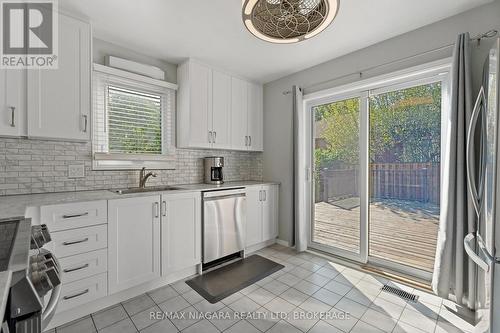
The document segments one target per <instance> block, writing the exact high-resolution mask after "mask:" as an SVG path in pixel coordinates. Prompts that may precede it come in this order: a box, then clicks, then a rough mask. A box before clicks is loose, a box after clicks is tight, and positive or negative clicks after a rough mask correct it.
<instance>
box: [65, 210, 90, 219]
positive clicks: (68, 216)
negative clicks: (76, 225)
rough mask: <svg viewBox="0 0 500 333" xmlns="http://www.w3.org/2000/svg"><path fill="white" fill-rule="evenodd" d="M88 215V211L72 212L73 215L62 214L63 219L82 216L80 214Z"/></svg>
mask: <svg viewBox="0 0 500 333" xmlns="http://www.w3.org/2000/svg"><path fill="white" fill-rule="evenodd" d="M87 215H89V212H85V213H81V214H74V215H63V219H73V218H75V217H82V216H87Z"/></svg>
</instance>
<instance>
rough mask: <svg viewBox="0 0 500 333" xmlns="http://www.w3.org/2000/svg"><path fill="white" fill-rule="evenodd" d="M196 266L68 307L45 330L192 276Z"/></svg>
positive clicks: (196, 269)
mask: <svg viewBox="0 0 500 333" xmlns="http://www.w3.org/2000/svg"><path fill="white" fill-rule="evenodd" d="M198 266H199V265H196V266H192V267H188V268H186V269H183V270H181V271H179V272H175V273H172V274H170V275H168V276H166V277H161V278H159V279H156V280H154V281H151V282H147V283H144V284H141V285H139V286H136V287H133V288H130V289H127V290H123V291H120V292H118V293H115V294H112V295H108V296H106V297H103V298H100V299H98V300H95V301H92V302H89V303H86V304H83V305H80V306H78V307H75V308H73V309H69V310H67V311H64V312H59V313H57V312H56V314H55V315H54V318H52V320H51V321H50V323H49V325H48V326H47V327H46V328H45V330H50V329H52V328H54V327H57V326H61V325H64V324H66V323H69V322H70V321H73V320H75V319H78V318H81V317H84V316H88V315H89V314H91V313H94V312H96V311H99V310H102V309H105V308H107V307H110V306H112V305H115V304H118V303H120V302H123V301H126V300H128V299H130V298H133V297H136V296H139V295H141V294H144V293H145V292H148V291H151V290H154V289H156V288H160V287H163V286H166V285H167V284H170V283H173V282H177V281H179V280H183V279H185V278H188V277H190V276H193V275H195V274H197V272H198Z"/></svg>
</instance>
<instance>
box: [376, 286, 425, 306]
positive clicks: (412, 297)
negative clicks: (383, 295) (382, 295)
mask: <svg viewBox="0 0 500 333" xmlns="http://www.w3.org/2000/svg"><path fill="white" fill-rule="evenodd" d="M382 291H385V292H388V293H391V294H394V295H396V296H398V297H399V298H402V299H405V300H407V301H411V302H415V303H416V302H418V296H417V295H414V294H411V293H409V292H407V291H404V290H401V289H399V288H396V287H391V286H388V285H386V284H385V285H384V286H383V287H382Z"/></svg>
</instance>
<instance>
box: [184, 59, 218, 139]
mask: <svg viewBox="0 0 500 333" xmlns="http://www.w3.org/2000/svg"><path fill="white" fill-rule="evenodd" d="M189 85H190V93H191V95H190V97H189V98H190V110H189V111H190V114H189V117H190V119H189V127H190V129H189V131H190V136H189V139H190V146H191V147H197V148H209V147H210V146H211V143H210V141H209V140H210V138H209V133H208V132H209V131H211V130H212V119H211V108H209V104H210V103H211V99H212V97H211V92H210V90H211V70H210V68H208V67H205V66H203V65H201V64H198V63H196V62H190V63H189Z"/></svg>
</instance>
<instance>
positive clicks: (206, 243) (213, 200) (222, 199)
mask: <svg viewBox="0 0 500 333" xmlns="http://www.w3.org/2000/svg"><path fill="white" fill-rule="evenodd" d="M245 224H246V192H245V189H244V188H241V189H233V190H220V191H209V192H204V193H203V264H207V263H210V262H213V261H215V260H217V259H221V258H224V257H226V256H229V255H231V254H236V253H239V252H240V251H243V248H244V246H245V243H244V241H245Z"/></svg>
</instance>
